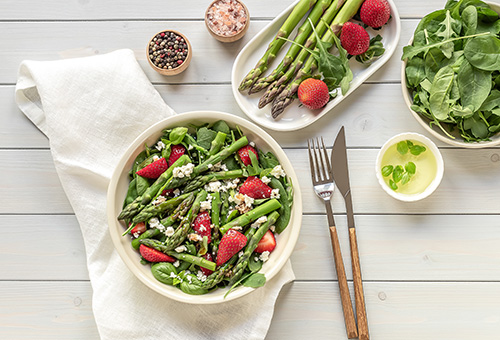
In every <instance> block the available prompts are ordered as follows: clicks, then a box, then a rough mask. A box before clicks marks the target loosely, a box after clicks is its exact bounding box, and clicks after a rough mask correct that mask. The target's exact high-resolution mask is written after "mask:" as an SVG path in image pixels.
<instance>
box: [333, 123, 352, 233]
mask: <svg viewBox="0 0 500 340" xmlns="http://www.w3.org/2000/svg"><path fill="white" fill-rule="evenodd" d="M331 163H332V172H333V178H334V179H335V184H336V185H337V188H338V189H339V191H340V193H341V194H342V196H343V197H344V200H345V206H346V211H347V226H348V227H349V228H354V227H355V225H354V212H353V210H352V198H351V185H350V184H349V168H348V165H347V151H346V144H345V130H344V127H343V126H342V128H341V129H340V131H339V133H338V134H337V138H336V139H335V142H334V143H333V149H332V162H331Z"/></svg>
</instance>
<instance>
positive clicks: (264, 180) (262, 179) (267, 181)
mask: <svg viewBox="0 0 500 340" xmlns="http://www.w3.org/2000/svg"><path fill="white" fill-rule="evenodd" d="M260 180H261V181H262V182H264V183H265V184H268V183H269V182H271V179H270V178H269V177H267V176H262V178H261V179H260Z"/></svg>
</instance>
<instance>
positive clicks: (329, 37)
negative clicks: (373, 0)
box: [271, 0, 364, 119]
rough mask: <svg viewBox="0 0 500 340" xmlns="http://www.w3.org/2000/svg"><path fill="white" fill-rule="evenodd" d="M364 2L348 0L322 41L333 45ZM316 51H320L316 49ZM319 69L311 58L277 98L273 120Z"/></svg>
mask: <svg viewBox="0 0 500 340" xmlns="http://www.w3.org/2000/svg"><path fill="white" fill-rule="evenodd" d="M363 1H364V0H347V1H346V3H345V5H344V6H342V8H341V9H340V11H339V13H338V15H337V16H336V17H335V19H333V22H332V23H331V25H330V28H331V30H328V31H327V32H326V33H325V34H324V35H323V37H322V38H321V41H323V42H326V43H329V44H333V42H334V38H333V35H337V34H338V33H339V32H340V29H341V28H342V25H343V24H344V23H345V22H347V21H349V20H350V19H351V18H352V17H353V16H354V15H355V14H356V13H357V12H358V10H359V7H360V6H361V4H362V3H363ZM315 51H319V49H318V47H316V49H315ZM316 69H317V62H316V59H314V58H309V59H308V60H307V61H306V63H305V64H304V65H303V66H302V69H301V70H300V71H299V72H298V73H297V75H296V76H295V79H294V80H293V81H292V82H291V83H290V84H289V85H288V86H287V87H286V88H285V89H284V90H283V91H282V92H281V93H280V94H279V95H278V96H277V97H276V99H275V100H274V102H273V105H272V108H271V115H272V117H273V118H275V119H276V118H277V117H278V116H279V115H281V114H282V113H283V111H284V110H285V108H286V107H287V106H288V105H290V103H291V102H292V101H293V100H294V96H295V93H297V90H298V89H299V85H300V83H301V82H302V81H303V80H305V79H307V78H309V77H311V75H312V73H313V72H314V71H316Z"/></svg>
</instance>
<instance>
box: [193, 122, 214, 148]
mask: <svg viewBox="0 0 500 340" xmlns="http://www.w3.org/2000/svg"><path fill="white" fill-rule="evenodd" d="M215 136H217V132H215V131H214V130H212V129H209V128H207V127H202V128H199V129H198V131H196V141H197V143H198V145H199V146H201V147H202V148H204V149H206V150H209V149H210V147H211V146H212V141H213V140H214V138H215Z"/></svg>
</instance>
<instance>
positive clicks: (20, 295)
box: [0, 281, 99, 340]
mask: <svg viewBox="0 0 500 340" xmlns="http://www.w3.org/2000/svg"><path fill="white" fill-rule="evenodd" d="M0 287H1V288H0V315H2V318H1V319H0V338H1V339H9V340H21V339H22V340H31V339H39V340H45V339H47V340H48V339H61V340H62V339H68V340H69V339H75V340H76V339H79V340H88V339H99V334H98V331H97V326H96V324H95V320H94V315H93V313H92V288H91V286H90V283H89V282H88V281H84V282H68V281H66V282H34V281H33V282H19V281H2V282H0Z"/></svg>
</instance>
